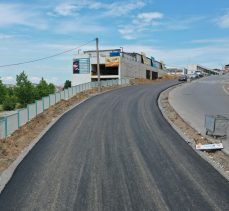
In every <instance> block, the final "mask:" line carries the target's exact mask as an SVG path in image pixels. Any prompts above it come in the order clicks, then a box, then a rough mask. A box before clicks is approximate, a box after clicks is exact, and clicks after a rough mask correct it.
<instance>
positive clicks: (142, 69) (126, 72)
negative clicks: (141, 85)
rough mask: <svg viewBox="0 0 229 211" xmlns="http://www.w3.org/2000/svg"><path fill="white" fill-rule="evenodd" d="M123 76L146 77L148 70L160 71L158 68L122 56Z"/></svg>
mask: <svg viewBox="0 0 229 211" xmlns="http://www.w3.org/2000/svg"><path fill="white" fill-rule="evenodd" d="M120 63H121V73H120V74H121V77H130V78H146V70H150V71H154V72H158V71H157V69H156V68H154V67H152V66H149V65H145V64H142V63H139V62H135V61H133V60H132V59H130V58H127V57H121V62H120Z"/></svg>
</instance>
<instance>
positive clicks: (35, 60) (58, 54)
mask: <svg viewBox="0 0 229 211" xmlns="http://www.w3.org/2000/svg"><path fill="white" fill-rule="evenodd" d="M93 41H95V39H93V40H90V41H88V42H87V43H84V44H82V45H80V46H78V47H75V48H72V49H69V50H66V51H62V52H60V53H57V54H53V55H51V56H46V57H42V58H39V59H34V60H29V61H24V62H18V63H14V64H6V65H0V68H1V67H10V66H17V65H22V64H28V63H34V62H38V61H41V60H46V59H50V58H53V57H56V56H60V55H62V54H65V53H68V52H71V51H74V50H76V49H79V48H82V47H83V46H85V45H88V44H89V43H91V42H93Z"/></svg>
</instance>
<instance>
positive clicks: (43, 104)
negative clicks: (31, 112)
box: [42, 97, 45, 112]
mask: <svg viewBox="0 0 229 211" xmlns="http://www.w3.org/2000/svg"><path fill="white" fill-rule="evenodd" d="M42 107H43V111H44V110H45V102H44V97H42ZM43 111H42V112H43Z"/></svg>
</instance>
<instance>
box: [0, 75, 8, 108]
mask: <svg viewBox="0 0 229 211" xmlns="http://www.w3.org/2000/svg"><path fill="white" fill-rule="evenodd" d="M6 94H7V88H6V86H5V85H4V84H3V83H2V81H1V79H0V104H2V102H3V100H4V98H5V96H6Z"/></svg>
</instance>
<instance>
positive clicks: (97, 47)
mask: <svg viewBox="0 0 229 211" xmlns="http://www.w3.org/2000/svg"><path fill="white" fill-rule="evenodd" d="M96 54H97V76H98V91H99V92H101V81H100V66H99V38H96Z"/></svg>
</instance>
